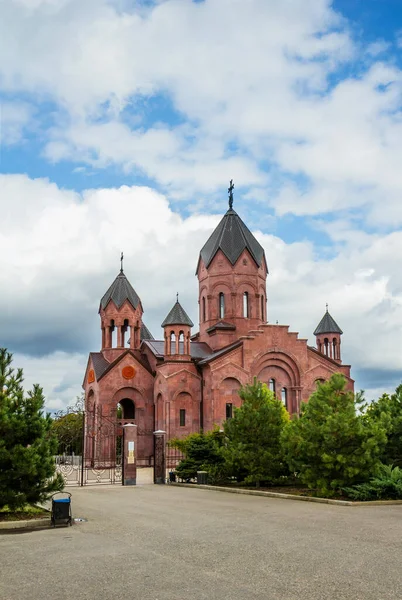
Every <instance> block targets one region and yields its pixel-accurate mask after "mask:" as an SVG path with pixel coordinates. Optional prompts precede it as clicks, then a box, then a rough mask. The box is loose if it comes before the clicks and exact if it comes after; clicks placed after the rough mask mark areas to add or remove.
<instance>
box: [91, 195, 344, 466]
mask: <svg viewBox="0 0 402 600" xmlns="http://www.w3.org/2000/svg"><path fill="white" fill-rule="evenodd" d="M196 274H197V277H198V282H199V331H198V333H196V334H194V335H192V336H191V328H192V326H193V324H192V323H191V320H190V319H189V317H188V316H187V314H186V313H185V311H184V309H183V308H182V307H181V305H180V303H179V302H178V300H177V302H176V304H175V305H174V306H173V308H172V310H171V311H170V313H169V315H168V316H167V317H166V319H165V321H164V322H163V328H164V335H163V339H161V340H155V339H154V338H153V337H152V335H151V334H150V332H149V331H148V329H147V328H146V327H145V325H144V323H143V320H142V316H143V308H142V304H141V300H140V299H139V297H138V296H137V294H136V292H135V290H134V289H133V288H132V286H131V284H130V283H129V281H128V280H127V278H126V276H125V274H124V272H123V270H122V269H121V271H120V273H119V274H118V276H117V277H116V279H115V281H114V282H113V284H112V285H111V286H110V288H109V290H108V291H107V292H106V294H105V295H104V297H103V298H102V300H101V304H100V309H99V313H100V318H101V330H102V347H101V351H100V352H92V353H91V354H90V356H89V360H88V365H87V370H86V374H85V378H84V384H83V387H84V390H85V398H86V411H87V414H88V415H95V414H97V415H98V417H99V415H101V416H102V417H104V418H105V419H109V420H110V421H111V422H116V421H117V422H118V423H119V424H121V425H122V424H124V423H128V422H132V423H135V424H136V425H137V432H138V436H137V440H138V441H137V444H138V446H137V460H138V464H139V466H141V465H148V464H152V455H153V431H155V430H163V431H166V433H167V438H168V439H169V438H171V437H175V436H179V437H182V436H185V435H187V434H189V433H191V432H196V431H199V430H200V429H201V428H203V429H205V430H208V429H211V428H212V427H213V426H214V425H215V424H217V425H221V424H222V422H223V421H224V420H225V419H226V418H229V417H230V416H231V414H232V411H233V407H235V406H240V402H241V401H240V398H239V396H238V393H237V392H238V389H239V387H240V386H241V385H244V384H246V383H251V382H252V380H253V378H254V377H257V378H258V379H260V380H261V381H264V382H266V383H267V384H268V385H269V386H270V387H271V389H273V390H274V391H275V393H276V394H277V396H278V398H281V399H282V401H283V402H284V403H285V405H286V407H287V409H288V411H289V412H290V413H291V414H293V413H298V412H299V411H300V403H301V402H302V401H307V400H308V398H309V396H310V394H311V393H312V392H313V391H314V389H315V387H316V385H317V381H323V380H326V379H328V378H329V377H330V376H331V375H332V374H333V373H337V372H340V373H342V374H343V375H344V376H345V377H346V379H347V385H348V389H350V390H353V384H354V382H353V380H352V379H351V378H350V366H349V365H344V364H342V361H341V346H340V341H341V334H342V331H341V329H340V328H339V326H338V325H337V324H336V322H335V321H334V319H333V318H332V317H331V315H330V314H329V313H328V310H327V312H326V313H325V314H324V317H323V318H322V319H321V322H320V323H319V325H318V326H317V328H316V330H315V332H314V333H315V335H316V342H317V348H314V347H312V346H309V345H308V343H307V340H306V339H300V338H299V337H298V334H297V333H295V332H292V331H289V327H288V326H287V325H279V324H271V323H269V322H267V294H266V279H267V274H268V268H267V262H266V258H265V253H264V250H263V248H262V247H261V246H260V244H259V243H258V242H257V240H256V239H255V238H254V236H252V234H251V232H250V231H249V230H248V229H247V227H246V226H245V224H244V223H243V222H242V220H241V219H240V217H239V216H238V215H237V213H236V212H235V211H234V210H233V209H232V207H230V209H229V210H228V211H227V213H226V214H225V216H224V217H223V219H222V221H221V222H220V224H219V225H218V227H217V228H216V230H215V231H214V233H213V234H212V235H211V237H210V238H209V240H208V241H207V242H206V244H205V246H204V247H203V249H202V250H201V252H200V258H199V261H198V265H197V271H196ZM116 334H117V335H116ZM128 337H129V339H127V338H128ZM118 405H120V407H121V411H122V415H121V417H119V419H117V406H118ZM93 418H95V416H94V417H93ZM99 443H100V441H99V440H98V444H99ZM89 447H90V448H92V450H91V449H90V450H88V448H89ZM95 447H96V440H95V441H94V440H92V441H89V440H87V450H86V452H87V455H88V453H89V454H90V453H91V452H95V450H94V448H95ZM108 451H109V450H108ZM101 454H102V450H101Z"/></svg>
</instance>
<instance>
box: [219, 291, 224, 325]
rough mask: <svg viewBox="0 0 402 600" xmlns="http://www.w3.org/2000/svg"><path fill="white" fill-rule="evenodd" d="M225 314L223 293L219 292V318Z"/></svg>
mask: <svg viewBox="0 0 402 600" xmlns="http://www.w3.org/2000/svg"><path fill="white" fill-rule="evenodd" d="M224 316H225V294H224V293H223V292H221V293H220V294H219V318H220V319H223V318H224Z"/></svg>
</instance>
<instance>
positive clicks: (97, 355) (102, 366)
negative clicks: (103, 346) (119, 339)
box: [89, 352, 110, 379]
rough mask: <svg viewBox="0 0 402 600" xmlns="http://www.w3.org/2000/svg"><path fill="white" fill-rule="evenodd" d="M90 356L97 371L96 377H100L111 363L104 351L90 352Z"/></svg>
mask: <svg viewBox="0 0 402 600" xmlns="http://www.w3.org/2000/svg"><path fill="white" fill-rule="evenodd" d="M89 356H90V357H91V360H92V365H93V368H94V371H95V376H96V379H99V377H102V375H103V373H104V372H105V371H106V369H107V368H108V366H109V365H110V363H109V361H107V360H106V358H105V357H104V356H103V354H102V352H90V353H89Z"/></svg>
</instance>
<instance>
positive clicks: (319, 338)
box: [314, 304, 343, 364]
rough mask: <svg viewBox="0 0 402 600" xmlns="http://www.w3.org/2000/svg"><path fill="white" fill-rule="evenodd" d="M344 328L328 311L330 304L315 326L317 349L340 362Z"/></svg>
mask: <svg viewBox="0 0 402 600" xmlns="http://www.w3.org/2000/svg"><path fill="white" fill-rule="evenodd" d="M342 334H343V331H342V329H341V328H340V327H339V325H338V323H337V322H336V321H335V319H333V318H332V317H331V315H330V314H329V312H328V304H327V306H326V311H325V314H324V316H323V318H322V319H321V321H320V322H319V323H318V325H317V327H316V328H315V331H314V335H315V336H316V342H317V349H318V351H319V352H321V354H324V355H325V356H328V357H329V358H332V359H333V360H336V362H338V363H339V364H340V363H341V362H342V360H341V335H342Z"/></svg>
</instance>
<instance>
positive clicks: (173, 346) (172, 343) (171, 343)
mask: <svg viewBox="0 0 402 600" xmlns="http://www.w3.org/2000/svg"><path fill="white" fill-rule="evenodd" d="M168 350H169V354H176V336H175V333H174V331H171V332H170V338H169V348H168Z"/></svg>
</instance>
